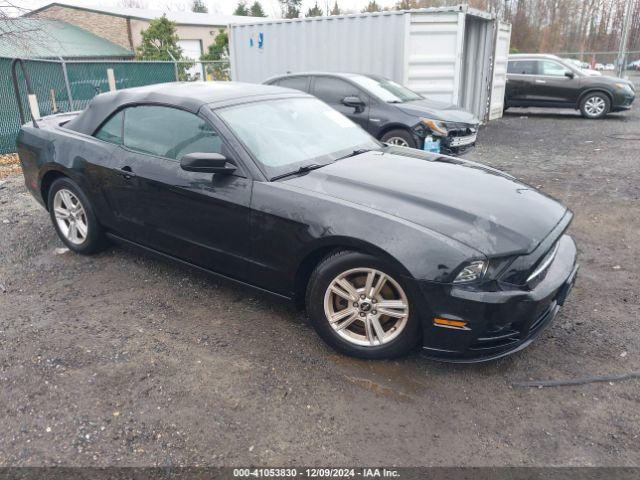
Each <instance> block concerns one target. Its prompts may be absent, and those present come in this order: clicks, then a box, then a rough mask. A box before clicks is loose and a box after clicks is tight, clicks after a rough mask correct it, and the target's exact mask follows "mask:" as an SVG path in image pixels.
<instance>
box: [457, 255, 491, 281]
mask: <svg viewBox="0 0 640 480" xmlns="http://www.w3.org/2000/svg"><path fill="white" fill-rule="evenodd" d="M486 271H487V262H485V261H483V260H476V261H473V262H471V263H469V264H468V265H467V266H465V267H464V268H463V269H462V270H460V273H459V274H458V276H457V277H456V278H455V280H454V281H453V283H467V282H473V281H474V280H479V279H481V278H482V277H483V275H484V273H485V272H486Z"/></svg>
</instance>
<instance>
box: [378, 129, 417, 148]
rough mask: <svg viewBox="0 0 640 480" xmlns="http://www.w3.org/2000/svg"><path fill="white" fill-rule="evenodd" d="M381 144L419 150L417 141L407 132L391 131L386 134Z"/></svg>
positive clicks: (381, 139)
mask: <svg viewBox="0 0 640 480" xmlns="http://www.w3.org/2000/svg"><path fill="white" fill-rule="evenodd" d="M380 141H381V142H384V143H388V144H389V145H397V146H399V147H410V148H417V145H416V141H415V140H414V138H413V135H411V134H410V133H409V132H408V131H407V130H400V129H398V130H391V131H389V132H387V133H385V134H384V135H383V136H382V138H380Z"/></svg>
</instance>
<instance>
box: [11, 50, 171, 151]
mask: <svg viewBox="0 0 640 480" xmlns="http://www.w3.org/2000/svg"><path fill="white" fill-rule="evenodd" d="M11 60H12V59H11V58H0V153H10V152H14V151H15V148H16V136H17V134H18V131H19V130H20V114H19V110H18V101H17V99H16V96H15V93H14V89H13V83H12V81H11ZM65 65H66V69H67V76H68V80H69V85H68V87H69V90H70V91H71V97H72V98H73V105H71V102H69V95H68V93H67V92H68V90H67V84H66V83H65V76H64V69H63V64H62V62H55V61H43V60H25V61H24V66H25V69H26V70H27V73H28V74H29V78H30V79H31V84H32V87H33V90H34V93H35V94H36V96H37V97H38V107H39V108H40V115H41V116H45V115H50V114H52V113H56V111H57V112H68V111H71V110H82V109H83V108H85V107H86V106H87V104H88V103H89V101H90V100H91V99H92V98H93V97H94V96H96V95H97V94H98V93H102V92H106V91H108V90H109V84H108V80H107V70H108V69H109V68H112V69H113V73H114V76H115V80H116V89H118V90H119V89H122V88H130V87H138V86H141V85H150V84H153V83H163V82H172V81H174V80H175V65H174V64H173V63H172V62H134V61H120V62H94V61H89V62H80V61H68V62H65ZM17 71H18V86H19V88H20V93H21V94H20V98H21V100H22V105H23V110H24V112H25V116H26V121H30V120H31V115H30V113H29V107H28V101H27V92H26V85H25V82H24V78H23V76H22V71H21V69H20V68H19V67H18V69H17Z"/></svg>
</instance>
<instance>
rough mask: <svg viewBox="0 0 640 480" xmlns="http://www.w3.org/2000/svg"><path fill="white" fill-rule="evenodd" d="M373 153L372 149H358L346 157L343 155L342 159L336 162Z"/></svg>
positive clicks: (339, 158)
mask: <svg viewBox="0 0 640 480" xmlns="http://www.w3.org/2000/svg"><path fill="white" fill-rule="evenodd" d="M371 151H372V150H371V149H370V148H358V149H356V150H354V151H352V152H351V153H347V154H346V155H343V156H342V157H338V158H336V160H344V159H345V158H349V157H355V156H356V155H360V154H361V153H367V152H371Z"/></svg>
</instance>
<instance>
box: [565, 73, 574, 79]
mask: <svg viewBox="0 0 640 480" xmlns="http://www.w3.org/2000/svg"><path fill="white" fill-rule="evenodd" d="M564 76H565V77H569V78H573V77H575V74H574V73H573V72H564Z"/></svg>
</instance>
